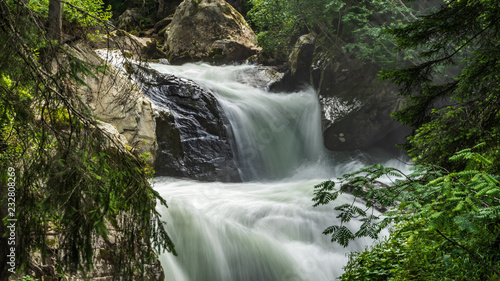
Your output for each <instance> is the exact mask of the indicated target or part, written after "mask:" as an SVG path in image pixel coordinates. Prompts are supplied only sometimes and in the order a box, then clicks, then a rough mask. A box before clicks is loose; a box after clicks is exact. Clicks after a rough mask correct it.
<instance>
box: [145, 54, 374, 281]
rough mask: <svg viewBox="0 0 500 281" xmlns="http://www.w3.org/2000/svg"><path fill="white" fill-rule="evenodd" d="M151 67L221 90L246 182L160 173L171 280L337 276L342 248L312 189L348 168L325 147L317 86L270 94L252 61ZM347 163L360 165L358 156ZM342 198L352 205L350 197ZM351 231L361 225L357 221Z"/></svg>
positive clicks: (357, 245) (328, 212)
mask: <svg viewBox="0 0 500 281" xmlns="http://www.w3.org/2000/svg"><path fill="white" fill-rule="evenodd" d="M150 66H151V67H152V68H154V69H156V70H158V71H160V72H164V73H170V74H174V75H177V76H180V77H185V78H189V79H192V80H194V81H196V82H198V83H200V84H201V85H204V86H206V87H209V88H211V89H212V90H213V91H214V92H216V93H217V99H218V101H219V103H220V104H221V105H222V107H223V109H224V112H225V113H226V115H227V117H228V119H229V122H230V123H231V126H232V130H233V134H234V138H235V142H236V144H235V154H236V155H237V158H238V159H237V160H238V164H239V169H240V173H241V176H242V178H243V179H244V180H245V181H247V182H245V183H219V182H215V183H204V182H197V181H190V180H184V179H173V178H168V177H161V178H155V184H154V186H155V189H156V190H157V191H158V192H159V193H160V194H161V195H162V196H163V197H164V198H165V199H166V200H167V202H168V204H169V208H168V209H165V208H162V207H159V208H160V209H159V211H160V213H161V214H162V215H163V218H164V219H165V221H166V222H167V223H168V227H167V229H168V232H169V234H170V235H171V238H172V239H173V241H174V243H175V245H176V250H177V251H178V253H179V256H178V257H174V256H172V255H170V254H168V253H165V254H162V255H161V257H160V260H161V261H162V264H163V266H164V269H165V273H166V280H174V281H184V280H186V281H211V280H214V281H245V280H248V281H266V280H269V281H281V280H307V281H308V280H311V281H312V280H314V281H321V280H333V279H335V278H336V277H338V276H339V275H340V274H341V272H342V267H343V265H345V263H346V260H347V258H346V256H345V254H346V253H347V252H348V251H352V250H361V249H363V248H364V247H365V245H367V244H368V243H370V241H369V240H358V241H355V242H354V243H353V244H352V245H351V246H349V248H347V249H344V248H342V247H340V246H338V245H336V244H332V243H330V240H329V237H327V236H325V235H322V232H323V230H324V229H325V228H326V227H327V226H329V225H331V224H333V222H334V220H335V214H334V212H333V210H332V207H331V206H328V207H327V206H323V207H318V208H313V207H312V204H313V202H312V201H311V198H312V197H313V187H314V185H315V184H318V183H320V182H321V181H323V180H324V179H327V178H334V177H336V176H340V175H341V174H342V172H347V171H349V170H352V169H351V168H353V167H351V168H349V167H347V166H348V165H345V166H344V165H339V164H337V165H331V164H330V163H328V162H327V161H325V159H327V158H328V156H327V153H326V151H325V150H324V148H323V143H322V136H321V118H320V107H319V104H318V101H317V98H316V96H315V95H316V94H315V92H314V91H313V90H312V89H305V90H304V91H300V92H297V93H293V94H284V93H283V94H279V93H278V94H276V93H267V92H265V91H264V90H262V89H258V88H255V87H253V86H251V85H249V84H245V83H243V82H242V81H244V80H245V79H241V75H242V73H245V71H248V70H249V69H251V68H253V67H254V66H250V65H240V66H223V67H215V66H209V65H206V64H187V65H183V66H168V65H160V64H151V65H150ZM349 165H354V166H357V167H359V165H358V164H356V162H355V161H350V162H349ZM339 200H341V201H345V202H351V201H352V198H351V197H350V196H343V197H342V198H340V199H339ZM352 224H353V225H351V226H352V228H353V229H357V227H359V224H358V223H357V222H353V223H352Z"/></svg>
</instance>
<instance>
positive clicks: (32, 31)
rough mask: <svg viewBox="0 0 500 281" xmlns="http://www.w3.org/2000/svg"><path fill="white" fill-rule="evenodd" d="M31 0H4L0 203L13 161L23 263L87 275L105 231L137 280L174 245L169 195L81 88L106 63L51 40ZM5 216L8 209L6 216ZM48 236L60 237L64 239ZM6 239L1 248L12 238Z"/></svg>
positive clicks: (116, 259)
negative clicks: (96, 64)
mask: <svg viewBox="0 0 500 281" xmlns="http://www.w3.org/2000/svg"><path fill="white" fill-rule="evenodd" d="M30 2H31V3H30V5H26V2H24V1H21V0H10V1H5V0H2V1H0V12H1V17H0V42H2V43H1V44H0V128H1V130H0V171H2V172H1V173H0V182H1V183H2V190H1V200H2V201H1V202H2V206H3V205H6V204H5V195H6V190H4V189H3V187H4V186H6V185H4V183H6V182H7V173H6V171H7V169H8V167H14V168H15V171H16V172H15V178H16V206H17V209H16V212H15V215H16V219H17V226H16V263H17V266H18V267H17V272H18V273H21V272H35V273H36V275H37V277H40V276H42V275H44V276H50V277H52V278H56V277H62V276H64V274H66V273H75V272H77V271H78V272H81V273H83V274H85V273H86V272H88V271H89V270H91V269H92V268H93V261H94V258H95V250H94V249H93V246H94V244H93V243H94V241H96V239H97V238H98V237H102V238H104V241H106V244H107V247H108V249H107V255H108V259H109V260H110V261H112V262H113V264H114V265H115V266H114V269H115V270H117V271H118V272H116V276H122V277H124V278H128V279H130V280H132V279H134V278H135V277H134V276H141V275H142V274H144V272H145V267H144V264H148V263H151V261H153V260H155V259H156V256H155V254H154V250H155V251H156V252H161V251H162V250H168V251H171V252H173V253H175V250H174V245H173V244H172V241H171V240H170V238H169V237H168V235H167V233H166V232H165V229H164V226H163V223H162V222H161V220H160V215H159V214H158V213H157V212H156V210H155V206H156V201H157V200H158V201H159V202H160V203H161V204H165V201H164V200H163V199H162V198H161V197H160V196H159V194H158V193H157V192H156V191H154V190H153V189H152V187H151V185H150V184H149V182H148V179H149V178H150V177H151V172H150V169H149V168H148V167H147V165H146V164H145V161H144V159H143V158H141V157H139V155H137V154H135V153H134V152H133V151H130V150H128V149H127V148H125V147H123V146H122V145H120V144H118V143H115V142H114V141H113V140H112V139H111V138H109V137H108V136H107V135H106V134H105V133H104V132H103V131H102V130H100V129H99V126H98V121H97V120H96V119H95V117H94V116H92V114H91V111H90V110H89V109H88V107H87V106H86V105H85V104H83V103H82V102H81V100H80V98H79V96H78V95H77V89H78V87H81V86H83V85H84V83H83V80H82V79H81V78H82V77H83V76H86V75H94V73H97V72H98V71H102V69H100V68H97V69H95V68H93V67H91V66H90V65H88V64H86V63H85V62H83V61H81V60H79V59H78V58H77V57H76V56H74V55H73V54H72V53H71V51H70V49H69V48H68V47H67V46H65V45H62V44H59V43H57V42H53V41H50V40H48V39H47V38H46V33H45V30H44V27H43V24H42V23H43V21H44V16H45V15H44V14H43V13H40V12H39V11H38V10H36V9H34V8H33V6H32V5H33V4H34V3H32V1H30ZM33 2H34V1H33ZM88 3H90V5H91V7H90V9H91V10H90V12H89V15H93V16H92V19H93V20H96V21H99V22H100V23H103V20H106V19H107V15H106V12H103V11H102V10H99V8H98V7H100V5H101V4H100V3H101V2H100V1H91V2H78V5H81V6H78V7H79V8H81V9H85V8H86V6H84V5H85V4H88ZM75 5H76V2H75ZM94 9H97V10H94ZM75 18H76V19H77V20H80V19H82V18H85V16H82V17H79V16H76V15H75ZM84 22H85V20H84ZM86 23H88V24H91V23H90V22H88V21H87V22H86ZM61 58H65V59H61ZM6 216H7V214H6V213H5V210H3V209H2V210H1V217H2V219H4V224H5V223H6V221H5V219H6ZM4 224H2V229H1V231H2V234H3V233H5V232H6V229H5V227H4ZM110 228H115V229H117V230H118V233H119V234H118V235H117V236H116V237H115V238H116V239H117V240H116V242H115V243H116V244H112V243H110V242H109V240H108V238H109V236H108V235H109V229H110ZM49 235H52V236H54V235H55V236H56V237H57V243H58V246H57V247H53V245H51V243H53V242H51V241H50V239H48V238H49ZM0 240H1V241H0V243H1V244H2V251H4V250H5V249H7V247H5V248H4V246H5V243H6V239H0ZM116 245H120V247H117V246H116ZM35 254H36V255H39V256H40V258H41V260H36V259H35V258H34V256H35ZM5 256H6V255H4V254H3V252H2V257H1V258H0V260H2V263H1V265H0V266H1V267H2V274H3V275H2V276H0V279H2V280H4V279H3V278H6V276H5V274H7V273H8V272H7V271H6V270H4V269H3V267H4V266H6V262H3V259H4V258H5ZM47 260H49V261H50V260H52V261H51V262H47ZM41 265H43V266H41Z"/></svg>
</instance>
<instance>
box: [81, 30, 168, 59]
mask: <svg viewBox="0 0 500 281" xmlns="http://www.w3.org/2000/svg"><path fill="white" fill-rule="evenodd" d="M156 42H157V41H156V39H153V38H144V37H137V36H135V35H132V34H130V33H128V32H126V31H124V30H115V31H113V32H111V33H110V34H109V35H102V39H96V40H94V41H92V45H91V46H92V47H93V48H95V49H116V50H120V51H121V53H122V55H123V56H124V57H126V58H130V59H134V60H137V61H143V60H151V59H153V60H156V59H160V58H166V54H165V53H163V51H161V50H159V49H158V48H157V43H156Z"/></svg>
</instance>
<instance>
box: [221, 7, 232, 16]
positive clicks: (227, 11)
mask: <svg viewBox="0 0 500 281" xmlns="http://www.w3.org/2000/svg"><path fill="white" fill-rule="evenodd" d="M220 10H221V11H222V12H223V13H224V14H226V15H228V16H230V15H231V7H229V5H221V6H220Z"/></svg>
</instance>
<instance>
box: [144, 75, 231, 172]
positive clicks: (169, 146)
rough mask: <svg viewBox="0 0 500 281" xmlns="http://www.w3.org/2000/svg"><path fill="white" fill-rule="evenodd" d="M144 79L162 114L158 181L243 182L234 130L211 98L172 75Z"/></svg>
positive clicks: (157, 166) (207, 92) (205, 92)
mask: <svg viewBox="0 0 500 281" xmlns="http://www.w3.org/2000/svg"><path fill="white" fill-rule="evenodd" d="M143 74H144V75H146V77H145V78H146V79H144V81H145V82H144V85H143V88H144V92H145V93H146V95H147V96H148V97H149V98H150V99H151V100H152V101H153V102H154V103H155V105H156V106H157V108H158V117H157V118H156V132H157V142H158V151H157V154H156V165H155V172H156V175H157V176H173V177H188V178H192V179H196V180H202V181H222V182H238V181H241V178H240V176H239V172H238V168H237V166H236V161H235V157H234V155H233V149H232V144H233V143H234V139H233V137H232V133H231V128H230V124H229V121H228V120H227V118H226V116H225V114H224V112H223V111H222V109H221V108H220V105H219V104H218V102H217V100H216V98H215V97H214V95H213V93H212V92H210V91H209V90H207V89H203V88H201V87H200V86H198V85H197V84H196V83H194V82H192V81H190V80H187V79H181V78H178V77H175V76H173V75H168V74H160V73H158V72H156V71H153V70H144V73H143Z"/></svg>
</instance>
